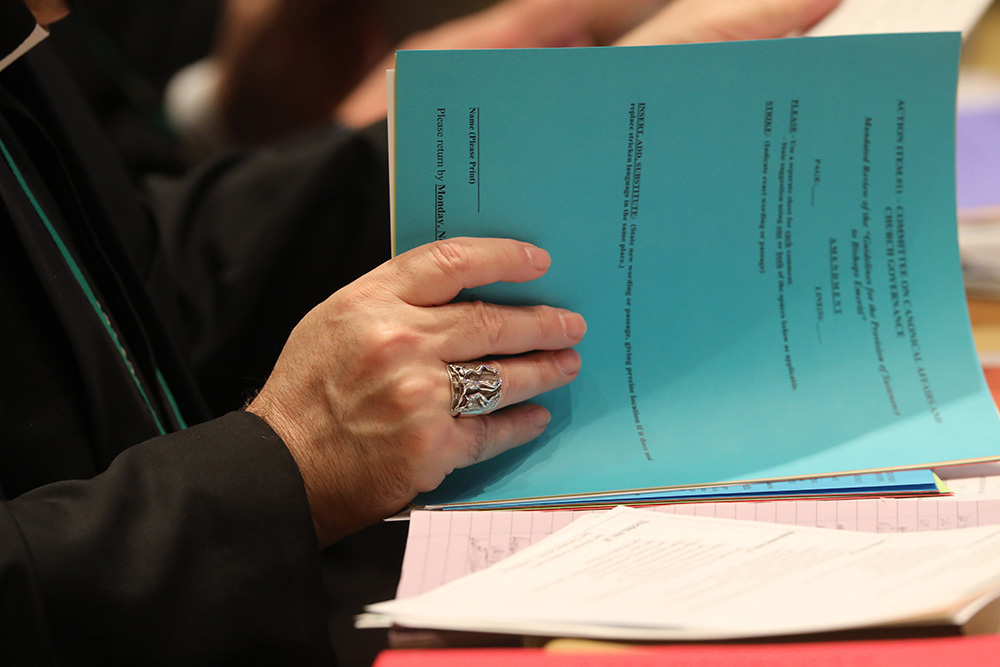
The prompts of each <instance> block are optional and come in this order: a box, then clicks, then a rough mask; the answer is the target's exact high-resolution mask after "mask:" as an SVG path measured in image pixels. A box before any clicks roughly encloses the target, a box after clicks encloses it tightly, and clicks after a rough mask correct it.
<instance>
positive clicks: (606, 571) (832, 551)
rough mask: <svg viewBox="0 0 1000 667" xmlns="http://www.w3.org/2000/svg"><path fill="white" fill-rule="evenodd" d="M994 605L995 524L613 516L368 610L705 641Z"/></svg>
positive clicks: (899, 621)
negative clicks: (832, 524)
mask: <svg viewBox="0 0 1000 667" xmlns="http://www.w3.org/2000/svg"><path fill="white" fill-rule="evenodd" d="M904 565H905V566H904ZM998 594H1000V526H986V527H979V528H966V529H963V530H953V531H946V532H930V533H901V534H878V533H860V532H857V533H855V532H836V531H828V530H822V529H816V528H806V527H800V526H786V525H774V524H763V523H752V522H745V521H728V520H723V519H706V518H697V517H685V516H677V515H669V514H659V513H655V512H648V511H643V510H635V509H629V508H624V507H622V508H617V509H615V510H612V511H610V512H603V513H594V514H590V515H588V516H585V517H583V518H580V519H578V520H577V521H575V522H573V523H572V524H570V525H569V526H567V527H566V528H564V529H562V530H560V531H558V532H556V533H554V534H553V535H551V536H550V537H548V538H546V539H544V540H542V541H540V542H538V543H537V544H534V545H532V546H530V547H528V548H526V549H524V550H522V551H520V552H518V553H516V554H514V555H512V556H510V557H509V558H507V559H505V560H502V561H500V562H499V563H497V564H496V565H494V566H492V567H490V568H488V569H485V570H482V571H480V572H478V573H476V574H472V575H469V576H468V577H464V578H462V579H459V580H456V581H454V582H451V583H449V584H446V585H444V586H441V587H439V588H436V589H434V590H433V591H431V592H429V593H426V594H424V595H420V596H417V597H414V598H409V599H401V600H394V601H390V602H384V603H379V604H375V605H371V606H370V607H369V612H370V613H372V614H375V615H378V616H381V617H383V619H384V620H386V621H389V622H392V623H393V624H396V625H399V626H404V627H419V628H437V629H447V630H465V631H479V632H502V633H514V634H525V635H540V636H565V637H592V638H606V639H631V640H704V639H729V638H744V637H762V636H774V635H787V634H801V633H814V632H823V631H829V630H845V629H852V628H867V627H878V626H895V625H917V626H919V625H940V624H955V625H961V624H964V623H966V622H968V621H969V620H970V619H972V617H973V616H974V615H975V614H976V613H977V612H979V611H980V610H982V609H983V608H984V607H986V606H987V604H988V603H989V602H991V601H992V600H994V599H995V598H996V596H997V595H998Z"/></svg>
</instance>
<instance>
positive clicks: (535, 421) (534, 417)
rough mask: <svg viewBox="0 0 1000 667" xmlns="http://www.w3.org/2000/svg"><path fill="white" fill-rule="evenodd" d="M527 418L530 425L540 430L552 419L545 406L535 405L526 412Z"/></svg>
mask: <svg viewBox="0 0 1000 667" xmlns="http://www.w3.org/2000/svg"><path fill="white" fill-rule="evenodd" d="M528 420H529V421H531V425H532V426H533V427H534V428H535V430H536V431H541V430H542V429H544V428H545V427H546V426H548V425H549V422H550V421H552V415H551V414H549V411H548V410H546V409H545V408H543V407H541V406H539V405H535V406H533V407H532V408H531V411H530V412H529V413H528Z"/></svg>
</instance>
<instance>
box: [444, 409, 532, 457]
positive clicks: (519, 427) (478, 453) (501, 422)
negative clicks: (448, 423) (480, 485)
mask: <svg viewBox="0 0 1000 667" xmlns="http://www.w3.org/2000/svg"><path fill="white" fill-rule="evenodd" d="M550 419H551V415H550V414H549V411H548V410H546V409H545V408H543V407H542V406H540V405H530V404H520V405H515V406H513V407H510V408H507V409H506V410H502V411H500V412H494V413H491V414H488V415H480V416H478V417H470V418H465V417H462V418H458V419H456V420H455V421H456V422H457V428H458V429H459V430H460V431H462V432H463V438H464V441H465V443H466V445H465V449H464V450H463V452H464V460H459V461H457V462H456V464H455V467H456V468H465V467H468V466H470V465H473V464H475V463H479V462H480V461H485V460H487V459H491V458H493V457H495V456H498V455H500V454H503V453H504V452H506V451H507V450H510V449H514V448H515V447H519V446H521V445H524V444H527V443H529V442H531V441H532V440H534V439H535V438H537V437H538V436H539V435H541V434H542V432H544V431H545V427H546V426H548V423H549V420H550Z"/></svg>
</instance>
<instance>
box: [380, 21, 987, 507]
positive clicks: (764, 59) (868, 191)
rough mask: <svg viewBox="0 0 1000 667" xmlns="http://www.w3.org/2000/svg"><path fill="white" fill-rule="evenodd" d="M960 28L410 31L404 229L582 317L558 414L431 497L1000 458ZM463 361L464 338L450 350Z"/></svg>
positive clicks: (556, 399) (398, 114) (464, 498)
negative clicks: (690, 41) (488, 246)
mask: <svg viewBox="0 0 1000 667" xmlns="http://www.w3.org/2000/svg"><path fill="white" fill-rule="evenodd" d="M959 49H960V39H959V36H958V34H905V35H900V34H896V35H874V36H848V37H824V38H801V39H784V40H770V41H756V42H734V43H720V44H695V45H681V46H663V47H635V48H595V49H552V50H509V51H440V52H432V51H426V52H400V53H399V54H398V56H397V63H396V71H395V114H394V115H395V118H394V125H393V128H394V134H395V139H394V148H395V157H394V168H395V176H394V186H395V195H394V206H395V209H394V210H395V237H394V238H395V244H396V249H397V250H398V251H400V252H402V251H404V250H406V249H408V248H411V247H414V246H416V245H420V244H423V243H427V242H430V241H433V240H435V239H441V238H449V237H457V236H463V235H472V236H503V237H514V238H518V239H522V240H525V241H530V242H533V243H535V244H537V245H539V246H541V247H543V248H546V249H547V250H548V251H549V252H550V253H551V255H552V269H551V270H550V272H549V273H548V274H547V275H546V276H545V277H543V278H542V279H540V280H538V281H536V282H534V283H530V284H525V285H494V286H489V287H486V288H482V289H477V290H474V291H473V292H472V293H469V294H466V295H464V296H463V298H470V299H484V300H491V301H497V302H503V303H517V304H532V303H546V304H550V305H555V306H562V307H565V308H570V309H573V310H577V311H579V312H581V313H583V315H584V316H585V317H586V318H587V322H588V326H589V329H588V333H587V336H586V338H585V340H584V341H583V342H582V343H581V344H580V346H579V351H580V353H581V355H582V356H583V371H582V372H581V375H580V377H579V378H578V380H577V381H576V382H574V383H573V384H572V385H571V386H569V387H566V388H564V389H561V390H558V391H555V392H551V393H550V394H547V395H545V396H542V397H541V398H540V399H539V400H540V402H541V403H543V404H544V405H546V406H547V407H548V408H549V409H550V410H551V411H552V414H553V420H552V423H551V424H550V426H549V428H548V431H547V432H546V433H545V435H544V436H543V437H541V438H539V439H538V440H537V441H535V442H533V443H531V444H529V445H527V446H524V447H521V448H519V449H517V450H515V451H511V452H509V453H507V454H505V455H503V456H501V457H498V458H497V459H494V460H491V461H488V462H484V463H482V464H478V465H475V466H472V467H471V468H468V469H464V470H459V471H456V472H455V473H453V474H452V475H450V476H449V477H448V479H447V480H446V481H445V483H444V484H443V485H442V486H441V487H440V488H439V489H438V490H437V491H435V492H433V493H430V494H426V495H424V496H421V497H420V498H418V504H422V505H427V504H429V505H435V504H441V503H449V502H462V503H468V502H481V501H499V500H506V499H524V498H551V497H555V496H564V495H565V496H573V495H574V494H594V493H602V492H611V491H623V492H624V491H627V492H631V491H638V490H646V489H657V488H663V487H679V486H704V485H712V484H725V483H731V482H749V481H760V480H769V479H782V478H793V477H804V476H817V475H835V474H841V473H845V472H857V471H875V470H883V469H890V468H896V469H899V468H916V467H926V466H930V465H935V464H942V463H949V462H957V461H969V460H986V459H995V458H997V457H998V456H1000V420H998V418H997V413H996V409H995V407H994V405H993V402H992V400H991V398H990V396H989V393H988V392H987V389H986V385H985V383H984V380H983V377H982V372H981V369H980V366H979V363H978V360H977V357H976V354H975V351H974V348H973V344H972V337H971V334H970V328H969V322H968V316H967V311H966V305H965V299H964V292H963V286H962V278H961V271H960V264H959V259H958V251H957V243H956V221H955V176H954V173H955V171H954V155H955V147H954V137H955V126H954V121H955V85H956V77H957V70H958V56H959ZM454 361H464V360H460V359H456V360H454Z"/></svg>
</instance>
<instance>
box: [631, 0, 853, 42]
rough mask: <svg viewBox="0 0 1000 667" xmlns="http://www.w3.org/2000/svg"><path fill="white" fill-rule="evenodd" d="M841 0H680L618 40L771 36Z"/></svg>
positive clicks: (801, 27) (798, 27)
mask: <svg viewBox="0 0 1000 667" xmlns="http://www.w3.org/2000/svg"><path fill="white" fill-rule="evenodd" d="M839 3H840V0H674V1H673V2H671V3H670V4H668V5H667V6H666V7H664V8H663V9H662V10H661V11H660V12H659V13H658V14H656V15H655V16H653V17H652V18H651V19H649V20H648V21H646V22H645V23H643V24H642V25H640V26H639V27H637V28H636V29H635V30H633V31H631V32H629V33H628V34H626V35H625V36H624V37H622V38H621V39H620V40H618V42H617V44H618V45H619V46H636V45H645V44H682V43H694V42H722V41H728V40H738V39H770V38H777V37H786V36H788V35H792V34H798V33H802V32H804V31H805V30H807V29H808V28H810V27H811V26H812V25H813V24H815V23H816V22H817V21H819V20H820V19H821V18H823V17H824V16H826V15H827V14H829V13H830V12H831V11H832V10H833V8H834V7H836V6H837V5H838V4H839Z"/></svg>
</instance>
